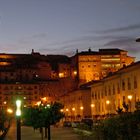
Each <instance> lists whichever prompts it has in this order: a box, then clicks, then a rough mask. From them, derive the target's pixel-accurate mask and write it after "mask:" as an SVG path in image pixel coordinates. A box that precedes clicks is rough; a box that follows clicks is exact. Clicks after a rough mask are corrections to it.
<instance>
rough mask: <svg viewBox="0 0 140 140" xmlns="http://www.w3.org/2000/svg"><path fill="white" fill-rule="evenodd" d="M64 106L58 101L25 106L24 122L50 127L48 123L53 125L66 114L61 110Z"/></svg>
mask: <svg viewBox="0 0 140 140" xmlns="http://www.w3.org/2000/svg"><path fill="white" fill-rule="evenodd" d="M62 108H63V105H62V104H60V103H58V102H55V103H53V104H50V105H49V106H47V105H40V106H39V107H30V108H24V109H23V116H22V120H23V123H24V125H29V126H33V127H34V128H40V127H48V125H53V124H55V123H57V122H59V121H60V119H61V118H63V117H64V114H63V113H62V112H61V111H60V110H61V109H62Z"/></svg>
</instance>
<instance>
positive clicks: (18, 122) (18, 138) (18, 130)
mask: <svg viewBox="0 0 140 140" xmlns="http://www.w3.org/2000/svg"><path fill="white" fill-rule="evenodd" d="M16 107H17V109H16V116H17V140H21V123H20V117H21V100H16Z"/></svg>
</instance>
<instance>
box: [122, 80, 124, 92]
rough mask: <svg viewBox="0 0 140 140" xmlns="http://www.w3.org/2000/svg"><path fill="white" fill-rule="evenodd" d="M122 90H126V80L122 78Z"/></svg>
mask: <svg viewBox="0 0 140 140" xmlns="http://www.w3.org/2000/svg"><path fill="white" fill-rule="evenodd" d="M122 90H125V81H124V80H122Z"/></svg>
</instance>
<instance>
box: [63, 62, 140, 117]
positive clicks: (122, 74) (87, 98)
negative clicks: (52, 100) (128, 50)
mask: <svg viewBox="0 0 140 140" xmlns="http://www.w3.org/2000/svg"><path fill="white" fill-rule="evenodd" d="M139 101H140V61H138V62H136V63H133V64H131V65H129V66H127V67H123V68H122V69H120V70H118V71H117V72H115V73H110V74H109V75H108V76H107V77H105V78H103V79H101V80H98V81H91V82H88V83H86V84H83V85H81V86H80V87H79V89H78V90H76V91H74V92H71V93H69V94H68V95H67V96H64V97H63V98H61V102H62V103H63V104H64V105H65V108H64V110H63V111H64V112H65V113H66V116H67V117H68V119H69V118H71V117H72V118H74V119H77V117H78V116H80V117H81V118H83V117H93V118H94V117H97V116H100V117H101V116H106V115H108V114H117V110H118V109H123V111H126V110H125V107H124V105H125V106H128V111H130V112H133V111H135V110H136V108H138V106H137V105H138V103H139Z"/></svg>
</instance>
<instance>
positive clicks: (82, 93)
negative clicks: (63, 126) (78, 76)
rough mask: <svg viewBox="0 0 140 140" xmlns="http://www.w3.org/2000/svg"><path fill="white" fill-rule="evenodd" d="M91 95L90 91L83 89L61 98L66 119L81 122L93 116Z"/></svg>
mask: <svg viewBox="0 0 140 140" xmlns="http://www.w3.org/2000/svg"><path fill="white" fill-rule="evenodd" d="M90 97H91V95H90V89H81V90H76V91H73V92H70V93H69V94H68V95H66V96H63V97H61V99H60V101H61V102H62V104H64V109H63V111H64V113H65V115H66V119H69V120H70V119H71V120H80V119H82V118H84V117H90V116H91V106H90V103H91V98H90Z"/></svg>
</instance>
